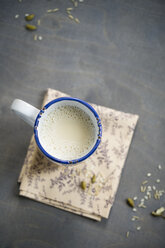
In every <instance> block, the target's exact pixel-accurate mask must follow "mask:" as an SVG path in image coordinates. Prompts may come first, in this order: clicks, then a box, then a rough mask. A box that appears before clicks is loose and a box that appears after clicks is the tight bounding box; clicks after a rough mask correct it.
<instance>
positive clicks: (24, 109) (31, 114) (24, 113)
mask: <svg viewBox="0 0 165 248" xmlns="http://www.w3.org/2000/svg"><path fill="white" fill-rule="evenodd" d="M11 110H12V111H13V112H14V113H16V114H17V115H18V116H19V117H20V118H21V119H23V120H24V121H25V122H27V123H28V124H29V125H30V126H32V127H34V123H35V120H36V117H37V115H38V113H39V112H40V110H39V109H37V108H35V107H33V106H32V105H30V104H29V103H27V102H24V101H22V100H20V99H15V100H14V101H13V103H12V105H11Z"/></svg>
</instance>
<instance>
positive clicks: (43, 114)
mask: <svg viewBox="0 0 165 248" xmlns="http://www.w3.org/2000/svg"><path fill="white" fill-rule="evenodd" d="M59 106H60V107H61V106H76V107H77V108H79V109H81V110H83V111H84V112H85V113H86V114H87V115H88V116H89V118H90V120H91V121H92V123H93V126H94V141H93V143H92V145H91V147H90V150H89V151H88V152H87V154H85V155H84V156H83V157H80V158H78V159H77V158H76V159H72V160H62V159H59V158H58V157H54V156H52V155H51V154H49V153H48V152H47V151H46V148H44V147H43V146H42V142H41V138H40V136H41V130H42V123H43V121H44V119H45V118H47V115H48V114H49V113H50V112H52V111H53V110H55V109H56V108H58V107H59ZM34 134H35V140H36V143H37V145H38V147H39V149H40V150H41V151H42V152H43V154H44V155H46V156H47V157H48V158H49V159H51V160H52V161H54V162H57V163H62V164H75V163H77V162H81V161H83V160H84V159H86V158H87V157H89V156H90V155H91V154H92V153H93V152H94V151H95V150H96V148H97V147H98V145H99V143H100V140H101V135H102V127H101V121H100V118H99V116H98V114H97V112H96V111H95V110H94V109H93V107H92V106H91V105H89V104H88V103H86V102H84V101H82V100H80V99H77V98H70V97H62V98H58V99H55V100H53V101H51V102H49V103H48V104H47V105H45V107H44V108H43V109H42V110H41V111H40V113H39V114H38V116H37V118H36V121H35V125H34Z"/></svg>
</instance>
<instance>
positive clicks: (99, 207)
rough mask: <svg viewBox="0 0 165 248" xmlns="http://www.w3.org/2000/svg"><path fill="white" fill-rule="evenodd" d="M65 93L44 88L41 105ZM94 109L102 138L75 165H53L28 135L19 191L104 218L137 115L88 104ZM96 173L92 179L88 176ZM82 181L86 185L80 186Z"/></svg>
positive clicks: (53, 204) (47, 202)
mask: <svg viewBox="0 0 165 248" xmlns="http://www.w3.org/2000/svg"><path fill="white" fill-rule="evenodd" d="M63 96H66V94H64V93H62V92H60V91H57V90H53V89H48V90H47V92H46V95H45V97H44V101H43V105H45V104H46V103H47V102H49V101H51V100H53V99H55V98H58V97H63ZM91 105H92V106H93V107H94V108H95V110H96V111H97V112H98V114H99V116H100V118H101V122H102V126H103V136H102V141H101V144H100V146H99V147H98V149H97V150H96V152H95V153H94V154H93V155H92V156H91V157H89V158H88V159H87V160H85V161H83V162H82V163H80V164H78V165H70V166H68V167H66V166H62V165H57V164H53V163H52V162H50V161H49V160H47V159H46V158H45V157H44V156H43V155H42V154H41V152H40V151H39V150H38V148H37V146H36V144H35V140H34V137H32V139H31V142H30V145H29V148H28V152H27V155H26V158H25V161H24V164H23V167H22V171H21V173H20V176H19V180H18V181H19V182H20V191H19V194H20V195H22V196H25V197H29V198H31V199H34V200H36V201H39V202H42V203H45V204H48V205H51V206H54V207H57V208H60V209H63V210H67V211H69V212H72V213H75V214H79V215H82V216H86V217H89V218H92V219H95V220H98V221H100V220H101V218H102V217H104V218H108V216H109V213H110V209H111V207H112V205H113V202H114V198H115V194H116V191H117V188H118V185H119V181H120V176H121V173H122V169H123V167H124V163H125V160H126V157H127V153H128V150H129V147H130V144H131V140H132V137H133V134H134V130H135V126H136V124H137V120H138V118H139V117H138V116H137V115H133V114H127V113H123V112H119V111H116V110H113V109H110V108H106V107H103V106H98V105H95V104H91ZM93 175H96V182H95V183H91V178H92V176H93ZM81 181H86V183H87V188H86V189H85V190H83V189H82V188H81V187H80V183H81Z"/></svg>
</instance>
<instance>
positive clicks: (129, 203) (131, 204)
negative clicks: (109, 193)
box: [127, 198, 135, 208]
mask: <svg viewBox="0 0 165 248" xmlns="http://www.w3.org/2000/svg"><path fill="white" fill-rule="evenodd" d="M127 204H128V205H129V206H130V207H132V208H134V206H135V203H134V200H133V199H132V198H128V199H127Z"/></svg>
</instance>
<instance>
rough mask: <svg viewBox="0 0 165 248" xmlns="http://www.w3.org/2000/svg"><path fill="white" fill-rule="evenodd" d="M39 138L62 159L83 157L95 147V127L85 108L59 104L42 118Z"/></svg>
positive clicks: (54, 154) (50, 152)
mask: <svg viewBox="0 0 165 248" xmlns="http://www.w3.org/2000/svg"><path fill="white" fill-rule="evenodd" d="M41 119H42V127H41V129H40V132H39V140H40V143H41V145H42V146H43V148H44V149H45V150H46V151H47V152H48V153H49V154H50V155H52V156H54V157H56V158H58V159H62V160H72V159H78V158H80V157H83V156H84V155H85V154H87V153H88V152H89V151H90V150H91V149H92V147H93V145H94V141H95V127H94V125H93V123H92V121H91V119H90V117H89V116H88V114H87V113H85V112H84V111H83V110H81V109H80V108H78V107H76V106H71V105H64V106H58V107H56V108H54V109H52V111H50V112H49V113H48V114H47V115H46V116H43V117H42V118H41Z"/></svg>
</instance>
